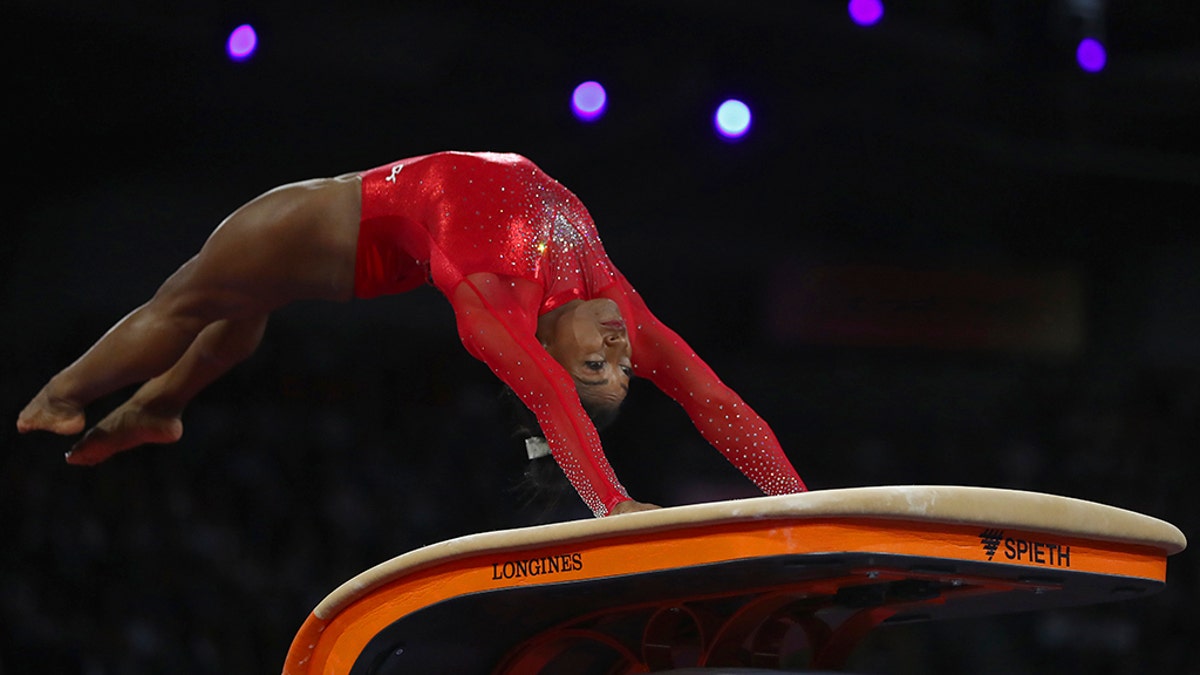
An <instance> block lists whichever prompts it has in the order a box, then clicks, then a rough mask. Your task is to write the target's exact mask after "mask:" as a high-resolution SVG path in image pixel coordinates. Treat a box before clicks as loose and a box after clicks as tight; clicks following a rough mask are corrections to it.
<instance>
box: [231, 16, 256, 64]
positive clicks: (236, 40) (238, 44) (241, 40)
mask: <svg viewBox="0 0 1200 675" xmlns="http://www.w3.org/2000/svg"><path fill="white" fill-rule="evenodd" d="M257 46H258V35H257V34H255V32H254V28H253V27H251V26H250V24H248V23H245V24H242V25H240V26H238V27H237V28H234V29H233V32H232V33H230V34H229V40H228V41H227V42H226V43H225V52H226V53H227V54H229V58H231V59H233V60H234V61H245V60H246V59H248V58H250V57H251V56H252V55H253V54H254V49H255V48H256V47H257Z"/></svg>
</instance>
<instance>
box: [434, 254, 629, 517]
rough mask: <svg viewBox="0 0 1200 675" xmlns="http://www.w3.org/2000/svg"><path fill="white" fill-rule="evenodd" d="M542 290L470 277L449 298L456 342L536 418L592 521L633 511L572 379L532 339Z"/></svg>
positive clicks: (485, 276)
mask: <svg viewBox="0 0 1200 675" xmlns="http://www.w3.org/2000/svg"><path fill="white" fill-rule="evenodd" d="M541 292H542V289H541V287H540V286H538V285H537V284H534V283H532V282H530V281H527V280H524V279H512V278H507V277H502V276H497V275H494V274H473V275H470V276H469V277H467V278H466V279H464V280H463V281H462V282H461V283H459V284H458V286H456V287H455V288H454V291H453V293H452V296H453V297H452V298H451V299H450V300H451V304H452V305H453V306H454V312H455V317H456V319H457V322H458V333H459V337H460V338H461V339H462V342H463V345H464V346H465V347H466V348H467V351H469V352H471V354H472V355H473V356H475V357H476V358H478V359H479V360H481V361H483V362H484V363H486V364H487V365H488V367H489V368H491V370H492V372H493V373H495V374H496V376H497V377H499V378H500V379H501V380H503V381H504V382H505V384H507V385H508V386H509V387H511V388H512V390H513V391H514V392H516V394H517V396H518V397H519V398H520V399H521V402H522V403H524V404H525V405H526V406H527V407H528V408H529V409H530V410H531V411H533V413H534V415H536V416H537V420H538V424H539V426H541V428H542V432H543V433H545V435H546V441H547V443H548V444H549V445H550V451H551V454H552V455H553V456H554V459H555V461H556V462H558V465H559V466H560V467H562V469H563V472H564V473H565V474H566V475H567V478H568V480H570V481H571V484H572V486H574V488H575V490H576V492H578V493H579V496H580V497H581V498H582V499H583V501H584V503H586V504H587V505H588V507H589V508H591V509H592V512H593V513H594V514H595V515H596V516H603V515H608V514H611V513H614V512H615V513H621V512H625V511H628V510H639V509H638V507H639V506H641V505H640V504H639V503H638V502H633V501H632V500H631V499H630V498H629V495H628V493H626V492H625V488H624V487H622V486H621V484H620V482H618V481H617V477H616V474H615V473H614V472H613V469H612V466H611V465H610V464H609V462H608V459H607V458H606V457H605V456H604V451H603V448H602V447H601V445H600V436H599V434H598V433H597V432H596V427H595V426H594V425H593V424H592V421H591V419H590V418H588V416H587V413H586V412H585V411H584V409H583V405H582V404H581V403H580V402H579V394H578V393H577V392H576V390H575V383H574V381H573V380H572V379H571V376H570V374H568V373H567V371H566V369H565V368H563V367H562V365H561V364H559V363H558V362H557V361H555V360H554V357H552V356H550V354H549V353H547V352H546V350H545V349H544V348H543V347H542V345H541V343H539V342H538V340H537V337H536V335H535V332H536V326H537V307H538V305H539V303H540V300H541ZM625 502H631V504H625Z"/></svg>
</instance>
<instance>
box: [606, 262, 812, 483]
mask: <svg viewBox="0 0 1200 675" xmlns="http://www.w3.org/2000/svg"><path fill="white" fill-rule="evenodd" d="M616 277H617V280H616V284H614V285H613V286H611V287H609V288H608V289H607V290H606V291H604V292H603V293H601V295H603V296H606V297H609V298H611V299H612V300H614V301H615V302H616V303H617V305H618V307H619V308H620V310H621V315H622V316H623V317H624V318H625V322H626V324H627V325H628V326H629V327H630V328H629V331H630V332H629V334H630V341H631V347H632V350H633V358H632V361H633V369H634V373H635V374H636V375H638V376H639V377H644V378H646V379H649V380H650V381H651V382H653V383H654V384H655V386H657V387H658V388H659V389H661V390H662V391H663V392H664V393H665V394H667V395H668V396H670V397H671V398H672V399H674V400H675V401H676V402H677V403H679V404H680V405H681V406H683V408H684V410H686V411H687V414H688V416H689V417H690V418H691V420H692V423H693V424H695V425H696V428H697V429H699V430H700V433H701V435H703V436H704V438H705V440H707V441H708V442H709V443H711V444H712V445H713V447H715V448H717V450H719V451H720V452H721V454H722V455H724V456H725V458H726V459H728V460H729V461H730V463H732V464H733V465H734V466H735V467H737V469H738V470H739V471H741V472H742V473H743V474H744V475H745V476H746V477H747V478H749V479H750V480H751V481H753V482H754V484H755V485H757V486H758V488H759V489H761V490H762V491H763V492H764V493H766V494H770V495H778V494H788V493H793V492H804V491H805V490H806V489H807V488H806V487H805V485H804V482H803V481H802V480H801V479H800V476H799V475H798V474H797V473H796V470H795V469H794V468H793V467H792V464H791V462H790V461H788V458H787V455H785V454H784V452H783V448H782V447H780V445H779V440H778V439H777V438H776V437H775V433H774V432H773V431H771V428H770V427H769V426H767V423H766V421H764V420H763V418H762V417H760V416H759V415H758V413H756V412H754V410H753V409H751V408H750V406H748V405H746V403H745V402H744V401H743V400H742V399H741V397H740V396H738V395H737V393H736V392H734V391H733V390H732V389H730V388H729V387H727V386H726V385H725V384H724V383H722V382H721V380H720V379H719V378H718V377H717V375H716V373H714V372H713V370H712V369H711V368H709V367H708V364H706V363H705V362H704V361H703V360H701V359H700V357H699V356H697V355H696V353H695V352H694V351H693V350H692V348H691V347H689V346H688V345H687V343H686V342H684V340H683V339H682V338H681V337H679V335H678V334H676V333H675V332H674V331H673V330H671V329H670V328H668V327H667V326H666V325H664V324H663V323H662V322H661V321H659V320H658V319H657V318H655V316H654V315H653V314H652V313H651V312H650V310H649V308H647V307H646V303H645V302H644V301H643V300H642V298H641V296H640V295H638V293H637V291H635V290H634V289H633V287H632V286H631V285H630V284H629V282H628V281H627V280H626V279H625V277H624V276H622V275H621V274H620V273H617V275H616Z"/></svg>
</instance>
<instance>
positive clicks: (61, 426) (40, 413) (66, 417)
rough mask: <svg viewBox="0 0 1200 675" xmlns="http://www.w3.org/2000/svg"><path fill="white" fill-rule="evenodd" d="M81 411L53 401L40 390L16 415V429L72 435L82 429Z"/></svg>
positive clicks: (27, 431)
mask: <svg viewBox="0 0 1200 675" xmlns="http://www.w3.org/2000/svg"><path fill="white" fill-rule="evenodd" d="M83 425H84V418H83V411H81V410H80V409H79V408H78V407H75V406H72V405H69V404H65V403H55V402H54V401H53V400H51V399H50V397H49V396H47V395H46V394H45V392H42V393H40V394H38V395H37V397H36V398H34V399H33V400H32V401H30V402H29V405H27V406H25V409H24V410H22V411H21V414H20V415H19V416H17V431H18V432H20V433H22V434H25V433H29V432H30V431H49V432H51V433H55V434H59V435H62V436H73V435H75V434H77V433H79V432H81V431H83Z"/></svg>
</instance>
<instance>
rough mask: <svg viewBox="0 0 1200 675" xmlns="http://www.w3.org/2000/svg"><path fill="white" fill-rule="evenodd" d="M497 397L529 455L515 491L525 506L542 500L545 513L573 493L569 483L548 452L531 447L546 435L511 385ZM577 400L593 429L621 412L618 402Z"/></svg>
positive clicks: (607, 423) (604, 425)
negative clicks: (593, 426)
mask: <svg viewBox="0 0 1200 675" xmlns="http://www.w3.org/2000/svg"><path fill="white" fill-rule="evenodd" d="M500 399H501V400H502V401H503V402H504V406H503V407H504V408H506V409H507V410H508V414H509V416H510V418H511V424H512V436H513V438H515V439H517V440H518V441H521V442H522V445H523V447H525V448H526V449H527V450H528V451H529V455H530V459H529V463H528V464H527V465H526V467H525V475H524V477H523V479H522V480H521V482H520V483H519V484H518V485H517V486H516V488H515V491H516V492H517V493H518V495H519V497H520V499H521V501H522V502H523V503H524V505H525V506H529V505H532V504H533V503H535V502H544V508H545V512H546V513H549V511H551V510H552V509H553V508H554V507H555V506H556V505H557V504H558V501H559V499H561V498H562V497H563V495H566V494H572V493H573V488H572V487H571V483H570V482H569V481H568V480H567V477H566V475H565V474H563V472H562V469H560V468H559V466H558V462H556V461H554V457H552V456H551V455H550V453H549V452H548V451H547V452H544V453H541V454H538V453H537V452H535V451H534V450H533V448H537V447H539V446H540V447H545V443H546V436H545V434H544V433H543V432H542V427H541V426H540V425H539V424H538V421H537V416H536V415H534V414H533V411H531V410H530V409H529V408H527V407H525V404H524V403H522V402H521V399H520V398H518V397H517V394H516V392H514V391H513V390H512V388H511V387H507V386H505V387H504V388H503V389H502V390H501V392H500ZM579 402H580V403H581V404H582V405H583V411H584V412H585V413H587V416H588V417H589V418H591V420H592V424H593V425H595V427H596V431H603V430H604V429H607V428H608V427H609V426H611V425H612V423H613V422H615V421H616V419H617V416H618V415H619V414H620V412H621V405H620V404H619V403H611V402H608V401H604V402H601V401H596V400H593V399H589V398H586V397H583V396H581V397H580V398H579ZM547 450H548V448H547Z"/></svg>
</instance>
